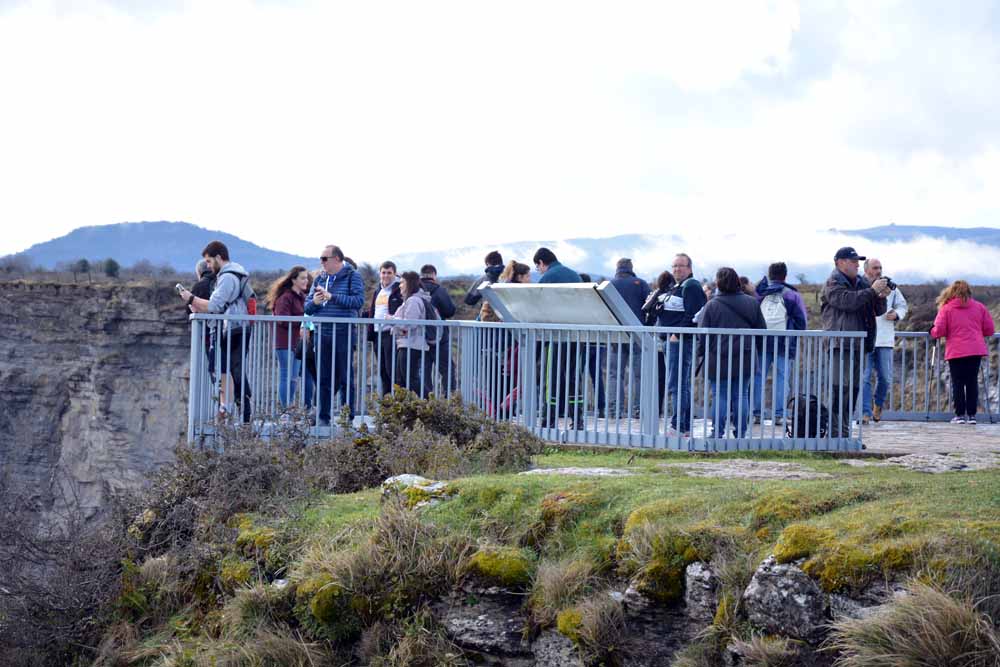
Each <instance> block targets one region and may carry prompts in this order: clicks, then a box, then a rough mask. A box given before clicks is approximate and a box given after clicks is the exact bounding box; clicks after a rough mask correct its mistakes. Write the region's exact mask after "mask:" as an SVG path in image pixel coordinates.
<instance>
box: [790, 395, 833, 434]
mask: <svg viewBox="0 0 1000 667" xmlns="http://www.w3.org/2000/svg"><path fill="white" fill-rule="evenodd" d="M796 403H798V409H797V410H796V407H795V406H796ZM792 411H795V412H794V419H787V418H786V419H785V425H786V426H785V434H786V435H787V436H788V437H789V438H824V437H826V434H827V432H828V431H829V428H830V411H829V410H827V409H826V406H825V405H823V404H821V403H820V402H819V399H817V398H816V397H815V396H813V395H812V394H809V395H806V394H799V395H798V396H793V397H792V398H791V399H789V401H788V409H787V410H786V414H791V413H792ZM807 413H808V414H807Z"/></svg>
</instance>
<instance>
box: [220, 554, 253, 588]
mask: <svg viewBox="0 0 1000 667" xmlns="http://www.w3.org/2000/svg"><path fill="white" fill-rule="evenodd" d="M254 567H255V564H254V563H253V561H249V560H244V559H242V558H240V557H238V556H234V555H229V556H226V557H225V558H223V559H222V562H221V563H219V581H220V582H221V583H222V585H223V586H224V587H225V588H226V589H228V590H235V589H236V588H239V587H240V586H243V585H245V584H246V583H247V582H249V581H250V579H251V577H252V576H253V571H254Z"/></svg>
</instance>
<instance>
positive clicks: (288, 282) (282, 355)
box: [267, 266, 313, 408]
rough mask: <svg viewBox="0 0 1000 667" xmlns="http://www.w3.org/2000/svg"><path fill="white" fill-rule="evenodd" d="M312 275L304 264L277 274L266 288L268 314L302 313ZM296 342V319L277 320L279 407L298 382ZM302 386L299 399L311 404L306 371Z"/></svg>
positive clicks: (290, 397) (285, 404)
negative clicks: (280, 275) (268, 305)
mask: <svg viewBox="0 0 1000 667" xmlns="http://www.w3.org/2000/svg"><path fill="white" fill-rule="evenodd" d="M311 283H312V277H311V276H310V275H309V271H307V270H306V268H305V267H304V266H294V267H292V270H291V271H289V272H288V273H286V274H285V275H284V276H282V277H281V278H278V279H277V280H276V281H274V283H273V284H272V285H271V289H269V290H268V291H267V302H268V304H270V306H271V314H272V315H282V316H286V317H302V315H303V313H304V306H305V300H306V294H308V293H309V286H310V284H311ZM298 342H299V324H298V323H297V322H278V323H277V326H276V327H275V330H274V351H275V353H276V354H277V355H278V369H279V373H278V400H279V401H281V407H282V408H287V407H288V405H289V404H290V403H291V402H292V401H293V400H295V389H296V386H297V384H298V378H299V372H300V364H301V359H297V358H296V357H295V348H296V346H297V345H298ZM305 375H306V386H305V388H304V395H303V397H302V398H303V399H304V400H305V405H306V406H309V405H312V394H313V381H312V376H311V375H310V374H309V373H306V374H305Z"/></svg>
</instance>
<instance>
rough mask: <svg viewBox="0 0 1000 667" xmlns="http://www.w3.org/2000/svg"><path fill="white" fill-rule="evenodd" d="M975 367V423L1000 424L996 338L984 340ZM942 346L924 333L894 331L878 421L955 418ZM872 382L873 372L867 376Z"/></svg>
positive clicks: (999, 346)
mask: <svg viewBox="0 0 1000 667" xmlns="http://www.w3.org/2000/svg"><path fill="white" fill-rule="evenodd" d="M987 350H988V354H987V355H986V357H984V358H983V360H982V362H981V363H980V366H979V402H978V413H979V419H984V418H985V420H986V421H989V422H991V423H993V422H1000V364H998V358H1000V334H997V335H995V336H993V337H992V339H990V340H988V347H987ZM944 357H945V343H944V341H942V340H940V339H938V340H935V339H933V338H931V337H930V334H928V333H926V332H917V331H897V332H896V341H895V345H894V347H893V351H892V380H891V382H890V383H889V385H888V394H887V395H886V398H885V404H884V408H883V410H884V411H883V413H882V418H883V419H886V420H898V421H947V420H949V419H951V418H952V417H954V416H955V413H954V403H953V400H952V387H951V373H950V370H949V367H948V363H947V362H946V361H945V358H944ZM869 376H870V378H869V379H870V380H871V381H873V382H874V377H875V374H874V370H872V372H871V373H869Z"/></svg>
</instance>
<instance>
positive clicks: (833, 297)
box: [820, 247, 891, 438]
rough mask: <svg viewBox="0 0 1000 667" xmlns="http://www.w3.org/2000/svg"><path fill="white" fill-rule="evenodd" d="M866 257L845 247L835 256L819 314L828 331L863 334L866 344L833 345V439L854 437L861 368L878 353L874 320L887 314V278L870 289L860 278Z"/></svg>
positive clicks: (831, 434) (865, 281) (847, 341)
mask: <svg viewBox="0 0 1000 667" xmlns="http://www.w3.org/2000/svg"><path fill="white" fill-rule="evenodd" d="M864 259H865V258H864V257H861V256H859V255H858V253H857V252H855V250H854V248H850V247H845V248H841V249H840V250H838V251H837V253H836V254H835V255H834V256H833V263H834V266H835V268H834V270H833V272H832V273H831V274H830V277H829V278H827V280H826V284H825V285H823V291H822V293H821V295H820V313H821V314H822V316H823V329H824V330H825V331H864V332H865V333H866V336H865V340H864V344H863V345H859V344H858V341H857V340H850V339H841V340H839V341H837V342H836V343H834V344H833V345H834V348H833V366H832V367H831V369H830V373H831V380H832V382H833V398H832V401H831V405H830V422H831V423H830V437H833V438H846V437H850V434H851V423H850V414H851V408H852V406H853V405H854V404H855V403H856V402H857V399H858V390H859V389H860V388H861V365H862V363H863V360H864V356H865V354H867V353H868V352H871V351H872V350H874V349H875V327H876V323H875V318H876V317H877V316H878V315H882V314H884V313H885V308H886V304H885V298H886V297H887V296H888V295H889V292H890V291H891V290H890V289H889V288H888V284H887V282H886V279H885V278H879V279H878V280H876V281H875V282H874V283H872V284H871V285H869V284H868V281H867V280H866V279H865V277H864V276H862V275H859V274H858V267H859V264H860V262H862V261H864Z"/></svg>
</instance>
